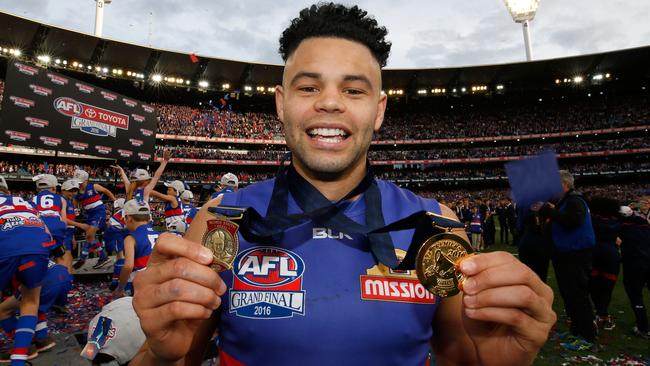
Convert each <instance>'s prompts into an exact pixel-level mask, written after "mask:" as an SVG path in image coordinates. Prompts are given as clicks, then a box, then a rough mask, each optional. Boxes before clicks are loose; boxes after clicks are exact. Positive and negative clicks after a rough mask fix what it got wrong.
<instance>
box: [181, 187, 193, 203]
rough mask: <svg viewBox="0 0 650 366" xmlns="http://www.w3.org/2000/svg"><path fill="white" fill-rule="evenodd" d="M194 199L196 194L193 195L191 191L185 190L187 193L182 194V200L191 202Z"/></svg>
mask: <svg viewBox="0 0 650 366" xmlns="http://www.w3.org/2000/svg"><path fill="white" fill-rule="evenodd" d="M193 198H194V193H192V191H190V190H189V189H188V190H185V192H183V193H182V194H181V199H182V200H188V201H189V200H191V199H193Z"/></svg>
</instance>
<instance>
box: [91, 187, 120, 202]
mask: <svg viewBox="0 0 650 366" xmlns="http://www.w3.org/2000/svg"><path fill="white" fill-rule="evenodd" d="M95 190H96V191H97V192H98V193H103V194H105V195H106V196H108V198H109V199H110V200H111V201H115V195H113V192H111V191H109V190H108V188H105V187H104V186H102V185H100V184H95Z"/></svg>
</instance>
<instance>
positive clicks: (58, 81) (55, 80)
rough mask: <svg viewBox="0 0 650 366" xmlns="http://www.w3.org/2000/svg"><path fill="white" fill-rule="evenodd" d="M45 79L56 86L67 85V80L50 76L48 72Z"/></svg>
mask: <svg viewBox="0 0 650 366" xmlns="http://www.w3.org/2000/svg"><path fill="white" fill-rule="evenodd" d="M47 77H48V78H50V81H51V82H53V83H54V84H57V85H67V84H68V79H66V78H64V77H62V76H59V75H54V74H50V73H49V72H48V73H47Z"/></svg>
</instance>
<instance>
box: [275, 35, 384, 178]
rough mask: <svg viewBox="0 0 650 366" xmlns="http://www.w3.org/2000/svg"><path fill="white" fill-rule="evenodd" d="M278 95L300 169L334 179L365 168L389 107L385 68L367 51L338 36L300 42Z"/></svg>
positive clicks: (277, 103)
mask: <svg viewBox="0 0 650 366" xmlns="http://www.w3.org/2000/svg"><path fill="white" fill-rule="evenodd" d="M275 95H276V107H277V112H278V117H279V119H280V120H281V121H282V123H283V124H284V131H285V135H286V141H287V145H288V146H289V148H290V149H291V151H292V152H293V157H294V160H293V161H294V163H295V164H296V168H297V169H299V170H302V171H303V172H305V173H306V174H309V175H316V176H319V177H328V178H335V177H339V176H341V175H344V174H346V173H349V172H352V171H354V169H355V168H359V167H361V166H365V159H366V155H367V152H368V147H369V146H370V141H371V140H372V134H373V131H377V130H379V127H380V126H381V123H382V121H383V118H384V111H385V109H386V96H385V95H382V94H381V69H380V67H379V63H378V62H377V61H376V60H375V58H374V57H373V56H372V54H371V53H370V50H369V49H368V48H367V47H365V46H363V45H361V44H359V43H356V42H352V41H349V40H344V39H339V38H324V37H319V38H309V39H306V40H304V41H302V43H300V45H299V46H298V48H297V49H296V51H295V52H294V53H293V54H292V55H291V57H289V59H288V60H287V63H286V65H285V68H284V76H283V80H282V86H278V87H277V89H276V94H275Z"/></svg>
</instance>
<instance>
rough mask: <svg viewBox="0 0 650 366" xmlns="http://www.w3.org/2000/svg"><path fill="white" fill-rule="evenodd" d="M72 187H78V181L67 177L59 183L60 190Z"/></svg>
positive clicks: (71, 188)
mask: <svg viewBox="0 0 650 366" xmlns="http://www.w3.org/2000/svg"><path fill="white" fill-rule="evenodd" d="M73 189H79V181H78V180H74V179H68V180H66V181H65V182H63V184H62V185H61V190H63V191H70V190H73Z"/></svg>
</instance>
